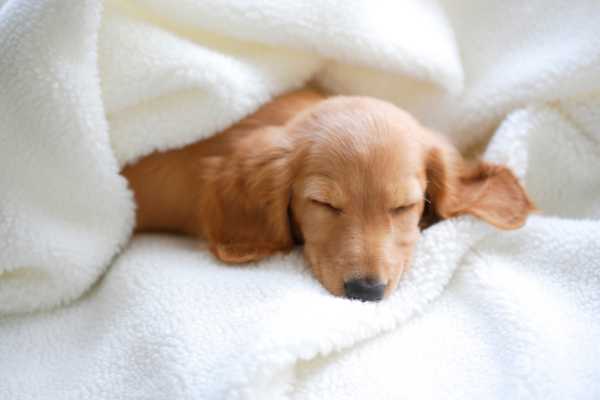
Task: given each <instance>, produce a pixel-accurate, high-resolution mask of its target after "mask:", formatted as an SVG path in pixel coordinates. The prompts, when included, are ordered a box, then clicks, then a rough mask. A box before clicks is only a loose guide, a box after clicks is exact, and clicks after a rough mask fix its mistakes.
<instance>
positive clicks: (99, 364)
mask: <svg viewBox="0 0 600 400" xmlns="http://www.w3.org/2000/svg"><path fill="white" fill-rule="evenodd" d="M598 15H600V3H598V2H596V1H592V0H590V1H569V2H567V1H563V2H561V1H542V0H533V1H529V2H521V1H516V0H514V1H513V0H511V1H505V2H496V3H489V2H479V1H451V0H446V1H439V2H437V1H417V0H415V1H406V2H385V1H381V2H373V1H367V0H357V1H354V2H341V1H334V0H321V1H319V2H294V1H281V0H252V1H240V0H238V1H234V0H220V1H216V0H203V1H200V0H181V1H179V2H177V3H175V2H169V1H166V0H130V1H116V0H115V1H106V2H101V1H98V0H82V1H78V2H65V1H60V0H43V1H41V0H8V1H7V0H4V1H0V188H1V190H0V376H1V377H2V379H0V398H2V399H4V398H6V399H34V398H35V399H39V398H44V399H46V398H61V399H86V398H90V399H97V398H106V399H117V398H143V399H148V398H156V399H163V398H189V399H222V398H257V399H269V398H293V399H325V398H327V399H329V398H335V399H338V398H339V399H353V398H377V399H387V398H389V399H398V398H456V399H459V398H460V399H464V398H498V399H505V398H539V399H553V398H555V399H565V398H570V399H571V398H573V399H585V398H589V399H594V398H599V397H600V363H598V361H597V360H598V359H600V221H599V220H598V219H599V218H600V175H599V172H600V111H599V110H600V24H599V23H598V22H597V20H598V18H597V16H598ZM309 80H314V81H315V82H317V83H318V84H320V85H321V86H323V87H324V88H326V89H328V90H330V91H332V92H334V93H350V94H367V95H375V96H379V97H382V98H385V99H388V100H390V101H393V102H395V103H396V104H398V105H400V106H402V107H404V108H406V109H408V110H409V111H411V112H413V113H414V114H415V115H416V116H417V117H418V118H420V119H421V120H422V121H423V122H425V123H426V124H429V125H430V126H432V127H434V128H436V129H438V130H441V131H443V132H445V133H447V134H448V135H450V136H451V137H452V138H453V139H454V140H455V142H456V143H457V144H458V145H459V146H460V147H461V148H463V149H467V148H469V147H471V146H474V145H477V144H479V143H480V142H481V141H482V140H485V139H486V138H488V137H490V136H492V134H493V137H492V141H491V144H490V146H489V147H488V149H487V151H486V155H485V157H486V158H487V159H490V160H493V161H497V162H503V163H507V164H509V165H510V166H511V167H513V169H514V170H515V171H516V172H517V174H518V175H519V177H520V178H521V179H522V180H523V182H524V184H525V185H526V187H527V189H528V191H529V192H530V194H531V196H532V198H533V199H534V201H535V202H536V204H537V206H538V208H540V210H541V212H540V213H539V214H538V215H535V216H534V217H532V218H531V219H530V221H529V222H528V224H527V225H526V226H525V227H524V228H522V229H521V230H518V231H514V232H499V231H496V230H494V229H493V228H491V227H489V226H486V225H485V224H483V223H481V222H479V221H477V220H475V219H472V218H460V219H458V220H451V221H445V222H442V223H440V224H438V225H436V226H434V227H432V228H431V229H429V230H428V231H426V232H425V233H424V237H423V239H422V240H421V241H420V243H419V248H418V251H417V254H416V257H415V263H414V268H413V269H412V270H411V272H410V273H409V275H408V276H407V277H406V279H404V280H403V282H402V283H401V285H400V287H399V289H398V291H397V292H396V293H395V294H394V295H393V296H392V297H391V298H390V299H389V300H387V301H384V302H382V303H380V304H364V303H360V302H354V301H349V300H345V299H340V298H334V297H332V296H330V295H329V294H328V293H327V292H326V291H325V290H324V289H323V288H322V287H321V286H320V285H319V284H318V282H316V280H314V279H313V278H312V277H311V275H310V273H309V272H308V271H307V270H306V268H305V266H304V264H303V261H302V258H301V256H300V255H299V254H297V253H292V254H291V255H288V256H279V257H273V258H271V259H269V260H268V261H266V262H264V263H261V264H260V265H257V266H248V267H244V268H231V267H225V266H222V265H219V264H218V263H217V262H216V261H215V260H214V259H213V258H212V257H210V255H209V254H208V253H207V252H206V250H204V249H202V247H201V245H199V244H198V243H196V242H194V241H193V240H190V239H184V238H174V237H165V236H150V235H148V236H142V237H138V238H134V239H133V240H132V241H131V243H130V244H129V245H128V244H127V243H128V240H129V237H130V233H131V228H132V223H133V215H134V204H133V201H132V196H131V193H130V192H129V191H128V190H127V187H126V182H125V181H124V179H122V178H121V177H120V175H119V174H118V171H119V168H120V167H121V166H122V165H124V164H125V163H127V162H131V161H133V160H135V159H136V158H138V157H140V156H142V155H144V154H147V153H149V152H151V151H153V150H156V149H167V148H172V147H177V146H181V145H184V144H187V143H190V142H192V141H194V140H197V139H199V138H201V137H206V136H208V135H211V134H213V133H215V132H216V131H218V130H220V129H222V128H224V127H226V126H228V125H229V124H231V123H234V122H235V121H237V120H239V119H240V118H242V117H243V116H245V115H247V114H248V113H250V112H252V111H253V110H255V109H256V108H257V107H259V106H260V105H261V104H263V103H264V102H266V101H268V100H269V99H270V98H272V97H273V96H275V95H277V94H279V93H283V92H285V91H288V90H291V89H293V88H296V87H299V86H302V85H304V84H305V83H306V82H308V81H309ZM499 124H500V125H499ZM498 125H499V127H498ZM496 127H498V128H497V129H496ZM124 246H126V247H125V249H124V250H123V247H124ZM111 264H112V265H111ZM103 274H105V275H104V276H103V277H102V278H101V276H102V275H103ZM82 294H83V297H81V296H82ZM66 303H69V304H67V305H64V304H66ZM32 310H41V311H35V312H33V313H27V312H29V311H32Z"/></svg>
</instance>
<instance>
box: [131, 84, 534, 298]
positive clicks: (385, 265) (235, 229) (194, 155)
mask: <svg viewBox="0 0 600 400" xmlns="http://www.w3.org/2000/svg"><path fill="white" fill-rule="evenodd" d="M123 175H124V176H125V177H127V179H128V180H129V182H130V184H131V187H132V189H133V191H134V192H135V197H136V201H137V204H138V211H137V230H138V231H148V230H167V231H173V232H181V233H186V234H191V235H195V236H198V237H201V238H204V239H206V240H207V241H208V243H209V247H210V249H211V251H212V253H213V254H214V255H215V256H216V257H218V258H219V259H221V260H222V261H224V262H227V263H243V262H248V261H257V260H260V259H262V258H264V257H266V256H269V255H271V254H273V253H274V252H277V251H287V250H290V249H291V248H292V247H293V245H294V242H302V243H304V254H305V257H306V259H307V260H308V262H309V264H310V266H311V268H312V271H313V272H314V275H315V276H316V277H317V279H318V280H319V281H320V282H321V283H322V284H323V286H325V287H326V288H327V289H328V290H329V291H330V292H331V293H333V294H335V295H343V294H344V284H345V283H347V282H350V281H353V280H359V279H365V280H368V281H369V282H379V283H381V284H383V285H385V294H386V295H387V294H389V293H391V292H392V291H393V290H394V289H395V288H396V286H397V284H398V281H399V279H400V277H401V276H402V273H403V272H404V271H406V270H407V269H408V267H409V265H410V261H411V257H412V252H413V248H414V245H415V242H416V240H417V239H418V238H419V236H420V231H419V227H423V226H426V225H428V224H430V223H431V222H433V221H435V220H437V219H440V218H442V219H443V218H449V217H453V216H456V215H460V214H473V215H475V216H477V217H479V218H481V219H483V220H485V221H487V222H489V223H490V224H492V225H495V226H496V227H499V228H502V229H514V228H518V227H520V226H521V225H523V223H524V222H525V220H526V218H527V215H528V213H529V212H530V211H532V210H533V206H532V203H531V201H530V200H529V199H528V197H527V194H526V193H525V190H524V189H523V188H522V186H521V185H520V184H519V182H518V180H517V179H516V177H515V176H514V175H513V173H512V172H511V171H510V170H509V169H508V168H506V167H503V166H499V165H492V164H487V163H482V162H473V163H467V162H466V161H464V160H463V158H462V157H461V156H460V154H459V153H458V151H457V150H455V149H454V148H453V146H452V145H451V144H449V142H447V141H446V140H445V139H444V138H443V137H441V136H440V135H438V134H436V133H434V132H432V131H430V130H428V129H426V128H424V127H423V126H421V125H420V124H419V123H418V122H417V121H416V120H415V119H414V118H412V117H411V116H410V115H409V114H407V113H406V112H404V111H402V110H400V109H398V108H397V107H395V106H393V105H392V104H389V103H386V102H384V101H380V100H377V99H374V98H369V97H344V96H334V97H331V98H326V97H324V96H322V95H320V94H319V93H317V92H315V91H311V90H302V91H297V92H293V93H291V94H288V95H286V96H282V97H280V98H278V99H276V100H274V101H273V102H271V103H269V104H268V105H266V106H264V107H263V108H261V109H260V110H259V111H258V112H256V113H255V114H253V115H251V116H250V117H248V118H246V119H244V120H242V121H241V122H240V123H238V124H237V125H234V126H233V127H231V128H230V129H228V130H226V131H224V132H222V133H220V134H217V135H215V136H213V137H211V138H209V139H205V140H202V141H199V142H197V143H195V144H193V145H190V146H187V147H184V148H182V149H179V150H172V151H168V152H163V153H155V154H152V155H150V156H148V157H146V158H144V159H142V160H140V161H139V162H137V163H136V164H134V165H132V166H129V167H127V168H125V170H124V171H123ZM422 217H423V218H422Z"/></svg>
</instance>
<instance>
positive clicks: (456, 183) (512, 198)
mask: <svg viewBox="0 0 600 400" xmlns="http://www.w3.org/2000/svg"><path fill="white" fill-rule="evenodd" d="M434 135H435V134H434ZM426 174H427V181H428V183H427V198H428V200H429V201H430V204H429V207H430V211H431V212H432V213H433V214H434V215H435V217H436V218H437V219H445V218H450V217H453V216H457V215H461V214H472V215H474V216H476V217H479V218H481V219H483V220H484V221H486V222H488V223H490V224H492V225H494V226H496V227H498V228H501V229H515V228H519V227H520V226H522V225H523V224H524V223H525V221H526V220H527V215H528V214H529V213H530V212H532V211H534V210H535V207H534V206H533V204H532V202H531V200H530V199H529V197H528V196H527V193H526V192H525V189H524V188H523V187H522V186H521V184H520V183H519V181H518V179H517V177H516V176H515V175H514V174H513V173H512V171H511V170H510V169H508V168H507V167H505V166H501V165H495V164H490V163H486V162H481V161H472V162H467V161H465V160H464V159H463V158H462V156H461V155H460V153H459V152H458V151H457V150H456V149H455V148H454V147H453V146H452V145H451V144H449V143H447V142H445V141H443V139H441V138H438V137H435V136H434V140H433V141H432V146H431V147H430V149H429V151H428V153H427V156H426Z"/></svg>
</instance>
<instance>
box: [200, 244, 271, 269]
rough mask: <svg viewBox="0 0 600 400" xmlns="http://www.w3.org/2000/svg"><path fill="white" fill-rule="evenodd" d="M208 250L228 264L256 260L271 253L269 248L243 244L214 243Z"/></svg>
mask: <svg viewBox="0 0 600 400" xmlns="http://www.w3.org/2000/svg"><path fill="white" fill-rule="evenodd" d="M210 251H211V252H212V253H213V254H214V255H215V257H217V258H218V259H219V260H221V261H223V262H225V263H228V264H242V263H247V262H252V261H258V260H260V259H263V258H265V257H267V256H269V255H270V254H272V251H270V250H267V249H261V248H257V247H254V246H250V245H244V244H223V243H216V244H212V245H211V246H210Z"/></svg>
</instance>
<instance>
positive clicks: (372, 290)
mask: <svg viewBox="0 0 600 400" xmlns="http://www.w3.org/2000/svg"><path fill="white" fill-rule="evenodd" d="M385 286H386V285H385V283H381V282H379V281H376V280H372V279H354V280H352V281H348V282H346V283H344V290H345V291H346V297H347V298H349V299H358V300H362V301H379V300H381V299H383V291H384V290H385Z"/></svg>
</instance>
